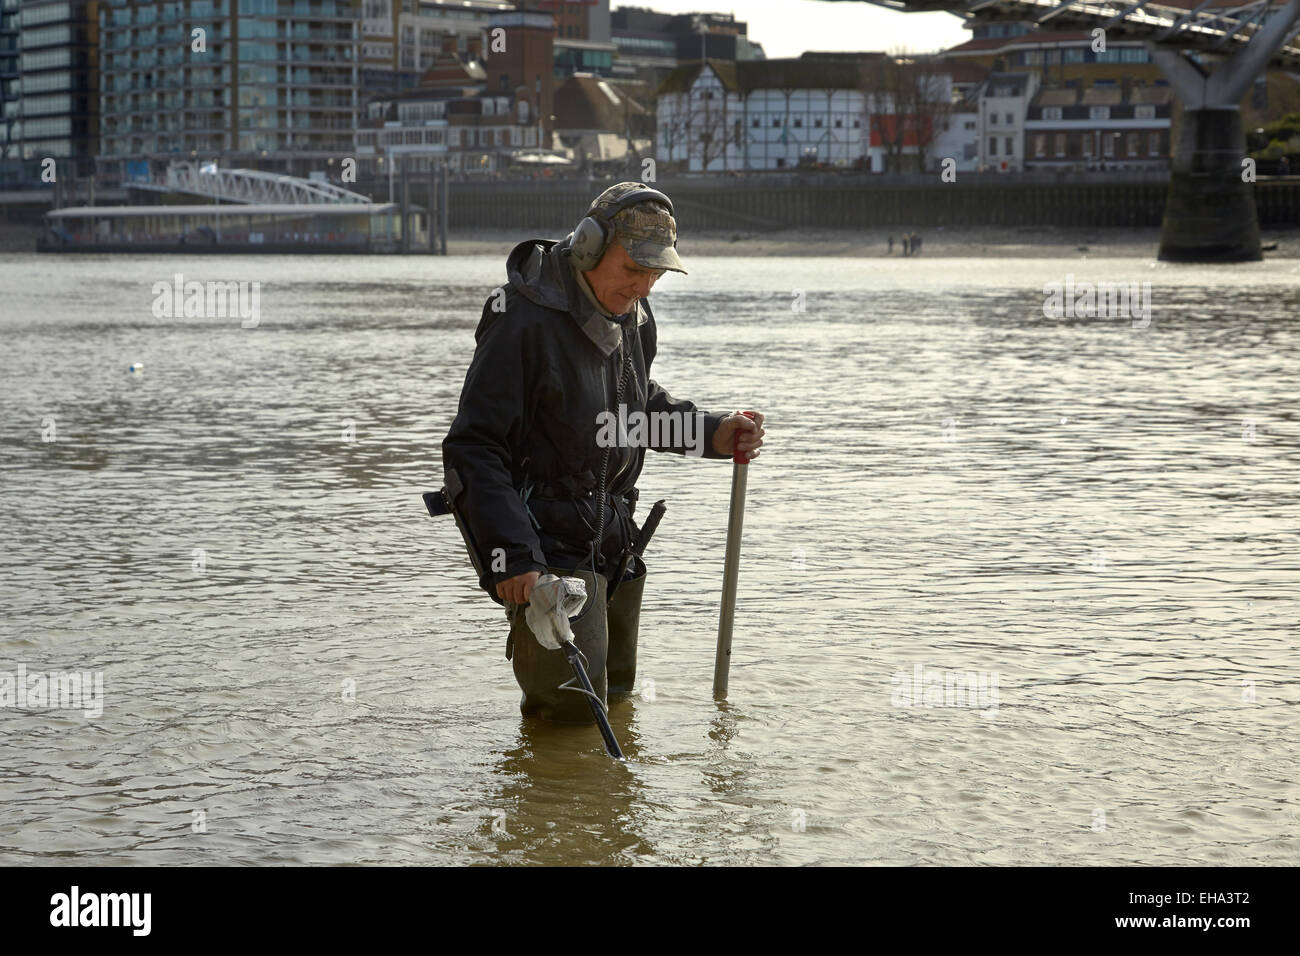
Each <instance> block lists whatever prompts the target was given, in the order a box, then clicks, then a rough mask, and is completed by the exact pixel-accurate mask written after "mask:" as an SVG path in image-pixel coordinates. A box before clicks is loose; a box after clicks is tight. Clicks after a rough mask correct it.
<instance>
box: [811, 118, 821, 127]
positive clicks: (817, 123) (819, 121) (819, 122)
mask: <svg viewBox="0 0 1300 956" xmlns="http://www.w3.org/2000/svg"><path fill="white" fill-rule="evenodd" d="M813 126H814V127H815V128H816V129H821V128H822V121H821V117H818V118H817V119H815V120H813Z"/></svg>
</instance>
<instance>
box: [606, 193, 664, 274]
mask: <svg viewBox="0 0 1300 956" xmlns="http://www.w3.org/2000/svg"><path fill="white" fill-rule="evenodd" d="M650 188H651V187H649V186H647V185H646V184H645V183H637V182H627V183H618V184H617V185H615V186H610V187H609V188H608V189H606V190H605V191H604V192H603V193H601V194H600V195H599V196H597V197H596V201H595V202H593V203H592V204H591V209H590V210H589V214H590V213H596V212H601V211H603V210H605V209H608V208H610V207H611V206H613V205H614V204H615V203H616V202H617V201H618V200H620V199H622V198H623V197H625V196H627V195H628V194H629V193H633V192H636V191H638V190H643V191H644V190H649V189H650ZM613 226H614V236H615V238H617V239H618V241H619V242H620V243H621V244H622V246H623V248H624V249H626V250H627V254H628V255H629V256H631V257H632V259H633V261H634V262H636V264H637V265H639V266H643V267H645V268H647V269H665V270H671V271H673V272H681V273H683V274H685V272H686V269H685V268H684V267H683V266H682V260H681V257H679V256H678V255H677V250H676V249H675V248H674V246H676V244H677V221H676V220H675V219H673V216H672V213H670V212H669V211H668V208H667V207H666V206H664V205H663V203H661V202H657V201H654V200H647V201H646V202H639V203H636V204H635V205H632V206H628V207H626V208H624V209H622V210H620V211H619V212H618V214H617V215H615V216H614V219H613Z"/></svg>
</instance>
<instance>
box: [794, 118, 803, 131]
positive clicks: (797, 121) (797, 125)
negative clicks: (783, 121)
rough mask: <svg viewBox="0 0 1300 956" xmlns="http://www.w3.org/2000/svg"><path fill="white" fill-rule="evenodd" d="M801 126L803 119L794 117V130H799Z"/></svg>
mask: <svg viewBox="0 0 1300 956" xmlns="http://www.w3.org/2000/svg"><path fill="white" fill-rule="evenodd" d="M801 126H803V117H801V116H796V117H795V118H794V128H795V129H799V128H800V127H801Z"/></svg>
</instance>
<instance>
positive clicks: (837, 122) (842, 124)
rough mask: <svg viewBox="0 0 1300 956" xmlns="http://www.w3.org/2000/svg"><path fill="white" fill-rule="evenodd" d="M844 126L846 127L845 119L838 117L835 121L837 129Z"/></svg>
mask: <svg viewBox="0 0 1300 956" xmlns="http://www.w3.org/2000/svg"><path fill="white" fill-rule="evenodd" d="M843 127H844V120H842V119H837V120H836V121H835V128H836V129H842V128H843Z"/></svg>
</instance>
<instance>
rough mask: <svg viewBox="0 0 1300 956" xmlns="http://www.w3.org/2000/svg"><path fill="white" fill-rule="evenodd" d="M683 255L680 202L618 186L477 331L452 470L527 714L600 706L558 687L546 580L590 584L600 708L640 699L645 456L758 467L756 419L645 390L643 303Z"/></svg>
mask: <svg viewBox="0 0 1300 956" xmlns="http://www.w3.org/2000/svg"><path fill="white" fill-rule="evenodd" d="M676 246H677V223H676V221H675V220H674V219H673V215H672V203H671V201H670V200H669V199H668V197H667V196H665V195H664V194H663V193H660V192H658V191H657V190H654V189H651V188H650V187H649V186H647V185H645V184H644V183H638V182H624V183H619V184H617V185H615V186H611V187H610V188H609V189H606V190H605V191H604V192H602V193H601V194H600V195H599V196H598V197H596V199H595V201H594V202H593V203H592V204H591V206H590V208H589V209H588V210H587V213H586V216H585V217H584V218H583V219H582V221H581V222H580V223H579V224H578V226H577V228H576V229H575V230H574V231H573V232H571V233H570V234H569V235H568V236H567V237H565V238H564V239H563V240H561V241H559V242H556V241H553V240H547V239H530V240H528V241H526V242H522V243H520V244H519V245H517V246H515V248H514V250H513V251H512V252H511V253H510V255H509V257H508V258H507V259H506V276H507V281H506V282H505V283H504V285H503V286H502V287H501V288H499V289H497V290H496V291H495V292H494V293H493V294H492V295H491V296H489V297H488V301H487V303H486V304H485V305H484V306H483V314H482V317H481V318H480V320H479V325H478V330H477V331H476V332H475V334H474V338H475V342H476V343H477V345H476V347H475V349H474V357H473V360H472V361H471V362H470V366H469V371H468V373H467V374H466V376H465V384H464V387H463V389H462V390H461V394H460V405H459V409H458V411H457V413H456V417H455V420H454V421H453V422H452V424H451V429H450V431H448V433H447V437H446V439H445V440H444V441H443V443H442V461H443V467H444V469H445V471H446V474H447V488H448V492H449V493H450V494H455V495H456V500H454V501H453V502H452V505H453V507H454V508H455V509H456V511H457V513H458V515H459V516H460V517H461V519H462V521H463V522H464V524H465V526H466V528H467V535H466V538H467V540H466V543H467V544H468V545H469V547H470V549H471V551H472V552H473V553H474V554H475V556H476V559H475V565H476V570H477V571H478V572H479V585H480V586H481V587H482V588H483V589H484V590H485V591H487V593H488V594H489V595H491V596H493V597H494V598H496V599H498V601H499V603H501V604H503V605H504V606H505V608H506V616H507V617H508V618H509V620H510V622H511V626H510V634H509V638H508V640H507V644H506V656H507V657H508V658H510V659H511V660H512V662H513V666H514V673H515V679H516V681H517V682H518V683H519V686H520V688H521V689H522V690H523V699H522V700H521V701H520V710H521V712H522V713H523V714H524V715H525V716H537V717H540V718H542V719H544V720H555V721H563V722H575V723H590V722H591V721H592V714H591V710H590V706H589V704H588V701H587V699H586V698H585V697H584V696H583V695H582V694H578V693H573V692H571V691H568V690H563V689H560V684H562V683H564V682H565V681H566V680H567V679H568V678H569V677H571V676H572V673H571V672H570V670H569V666H568V663H567V659H566V657H565V655H564V653H563V651H561V650H548V649H546V648H544V647H543V646H542V645H541V644H540V643H539V642H538V640H537V639H536V637H535V636H534V635H533V633H532V631H531V630H530V628H529V626H528V622H527V619H526V616H525V613H524V606H525V605H526V604H528V602H529V598H530V596H531V595H532V592H533V588H534V587H535V586H536V585H537V584H538V580H539V578H540V577H541V576H542V575H543V574H548V573H549V574H554V575H557V576H560V577H578V578H581V579H582V580H583V581H584V582H585V584H586V589H587V603H586V604H585V605H584V607H583V610H581V611H580V612H579V613H578V614H577V615H576V616H575V617H573V618H572V619H571V622H570V623H571V626H572V629H573V632H574V644H576V645H577V647H578V649H579V650H581V651H582V653H583V654H584V655H585V657H586V659H587V665H588V676H589V677H590V679H591V683H592V685H593V687H594V688H595V692H596V694H597V695H598V696H599V697H600V698H601V699H602V701H604V700H605V699H606V697H607V696H608V697H614V696H620V695H626V694H628V693H630V692H631V690H632V685H633V680H634V678H635V674H636V645H637V633H638V622H639V619H640V613H641V597H642V592H643V589H644V587H645V575H646V571H645V564H644V562H643V561H642V560H641V559H640V558H639V557H634V556H633V555H632V553H631V550H630V549H631V545H632V543H633V541H634V540H635V538H636V536H637V534H638V533H639V528H638V527H637V525H636V523H635V522H634V521H633V520H632V515H633V512H634V509H635V507H636V503H637V497H638V491H637V488H636V482H637V478H638V477H639V475H640V473H641V467H642V464H643V461H644V458H645V452H646V448H647V447H648V448H653V449H655V450H656V451H671V452H676V453H678V454H690V455H694V456H700V457H705V458H714V459H727V458H730V457H731V456H732V453H733V447H734V448H735V449H737V450H738V451H739V453H740V454H742V455H747V456H748V458H750V459H754V458H757V457H758V454H759V452H758V449H759V446H760V445H762V444H763V435H764V430H763V416H762V415H761V414H758V413H754V419H753V420H751V419H749V418H747V417H745V416H744V415H742V414H741V413H740V412H733V413H732V414H730V415H711V414H708V413H705V412H702V411H701V410H700V409H698V408H697V407H696V406H695V405H694V404H692V403H691V402H688V401H683V400H679V399H674V398H673V397H672V396H671V395H669V394H668V393H667V392H666V391H665V390H664V389H663V388H662V387H661V386H659V385H658V384H656V383H655V381H654V380H653V379H652V378H651V377H650V365H651V363H652V362H653V361H654V358H655V352H656V350H657V339H658V334H657V331H656V328H655V320H654V313H653V312H652V311H651V310H650V306H649V304H648V302H647V301H646V298H647V296H649V294H650V290H651V288H652V287H653V286H654V284H655V282H656V281H657V280H658V279H659V278H660V277H661V276H662V275H663V274H664V272H666V271H673V272H681V273H685V272H686V270H685V268H683V266H682V260H681V259H680V258H679V256H678V255H677V249H676ZM615 421H616V422H618V423H619V424H618V427H617V428H615V427H614V422H615ZM459 485H463V487H464V491H463V492H457V491H455V489H456V488H457V487H458V486H459ZM680 520H682V522H683V524H685V523H687V521H688V519H686V518H684V517H682V518H681V519H680ZM620 572H622V573H621V575H620ZM611 594H612V597H609V595H611Z"/></svg>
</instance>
